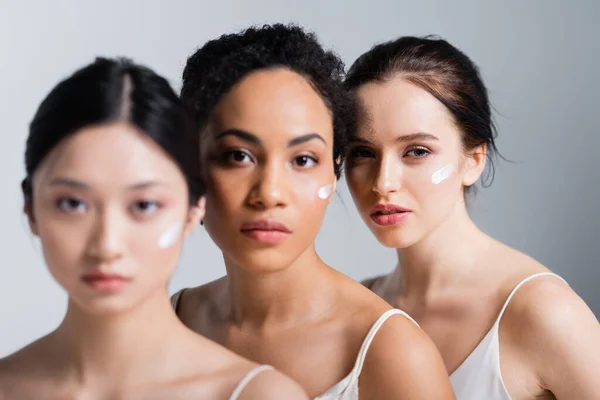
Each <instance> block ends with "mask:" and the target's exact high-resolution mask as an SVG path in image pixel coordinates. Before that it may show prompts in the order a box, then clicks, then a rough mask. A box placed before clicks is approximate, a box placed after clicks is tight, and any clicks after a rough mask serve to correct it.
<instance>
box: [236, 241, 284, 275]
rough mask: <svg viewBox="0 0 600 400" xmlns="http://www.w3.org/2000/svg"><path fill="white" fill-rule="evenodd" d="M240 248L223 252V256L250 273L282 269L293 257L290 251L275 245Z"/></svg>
mask: <svg viewBox="0 0 600 400" xmlns="http://www.w3.org/2000/svg"><path fill="white" fill-rule="evenodd" d="M240 250H242V249H240V248H238V249H236V251H235V253H234V252H229V254H226V253H224V256H225V257H226V258H227V259H229V260H230V261H231V262H233V263H234V264H235V265H236V266H238V267H239V268H241V269H243V270H244V271H248V272H252V273H272V272H277V271H282V270H284V269H285V268H286V267H287V266H289V265H290V264H291V263H292V262H293V261H294V259H295V258H294V257H293V256H292V254H290V252H286V251H284V250H283V249H281V248H277V247H271V248H263V249H245V251H244V250H242V251H240Z"/></svg>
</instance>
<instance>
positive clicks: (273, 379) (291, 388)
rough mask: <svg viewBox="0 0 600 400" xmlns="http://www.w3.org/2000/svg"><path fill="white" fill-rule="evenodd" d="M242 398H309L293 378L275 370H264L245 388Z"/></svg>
mask: <svg viewBox="0 0 600 400" xmlns="http://www.w3.org/2000/svg"><path fill="white" fill-rule="evenodd" d="M239 399H240V400H251V399H265V400H270V399H272V400H278V399H290V400H308V395H307V394H306V393H305V392H304V389H302V388H301V387H300V385H299V384H298V383H296V382H295V381H294V380H292V379H291V378H289V377H287V376H286V375H284V374H282V373H281V372H278V371H275V370H267V371H262V372H260V373H259V374H258V375H256V376H255V377H254V378H253V379H252V380H250V382H248V384H247V385H246V386H245V387H244V388H243V390H242V392H241V393H240V396H239Z"/></svg>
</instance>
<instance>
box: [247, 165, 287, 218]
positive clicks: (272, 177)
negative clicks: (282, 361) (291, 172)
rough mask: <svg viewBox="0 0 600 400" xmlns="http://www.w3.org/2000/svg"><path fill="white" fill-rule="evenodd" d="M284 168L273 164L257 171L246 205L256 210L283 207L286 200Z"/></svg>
mask: <svg viewBox="0 0 600 400" xmlns="http://www.w3.org/2000/svg"><path fill="white" fill-rule="evenodd" d="M285 181H286V176H285V168H284V167H282V166H281V165H278V164H277V163H275V162H270V163H269V164H266V165H265V166H264V167H263V168H261V169H258V170H257V175H256V182H255V183H254V186H253V187H252V190H251V192H250V196H249V197H248V203H249V204H250V206H251V207H253V208H257V209H263V210H264V209H271V208H275V207H283V206H285V205H286V203H287V201H286V200H287V199H286V187H285V185H286V183H285Z"/></svg>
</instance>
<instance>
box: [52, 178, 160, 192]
mask: <svg viewBox="0 0 600 400" xmlns="http://www.w3.org/2000/svg"><path fill="white" fill-rule="evenodd" d="M162 185H166V184H165V183H164V182H160V181H153V180H148V181H142V182H138V183H134V184H132V185H128V186H126V187H125V190H127V191H135V190H142V189H147V188H149V187H153V186H162ZM50 186H68V187H71V188H75V189H84V190H89V189H90V186H89V185H87V184H85V183H83V182H81V181H78V180H76V179H71V178H54V179H52V180H51V181H50Z"/></svg>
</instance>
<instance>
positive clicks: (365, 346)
mask: <svg viewBox="0 0 600 400" xmlns="http://www.w3.org/2000/svg"><path fill="white" fill-rule="evenodd" d="M396 314H400V315H403V316H404V317H405V318H407V319H408V320H409V321H412V323H414V324H415V325H416V326H419V324H418V323H417V321H415V320H414V319H413V318H412V317H411V316H410V315H408V314H407V313H406V312H404V311H402V310H399V309H397V308H392V309H391V310H387V311H386V312H384V313H383V314H381V316H380V317H379V318H378V319H377V321H375V323H374V324H373V326H372V327H371V329H370V330H369V333H367V336H366V337H365V340H364V341H363V343H362V345H361V346H360V351H359V352H358V357H357V358H356V363H355V364H354V369H353V370H352V375H353V377H358V376H359V375H360V372H361V371H362V367H363V364H364V362H365V358H366V357H367V351H368V350H369V347H370V346H371V342H373V339H374V338H375V335H376V334H377V332H378V331H379V328H381V326H382V325H383V324H384V323H385V321H387V320H388V318H389V317H391V316H392V315H396Z"/></svg>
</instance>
